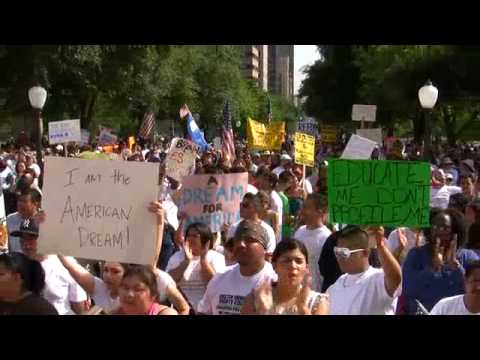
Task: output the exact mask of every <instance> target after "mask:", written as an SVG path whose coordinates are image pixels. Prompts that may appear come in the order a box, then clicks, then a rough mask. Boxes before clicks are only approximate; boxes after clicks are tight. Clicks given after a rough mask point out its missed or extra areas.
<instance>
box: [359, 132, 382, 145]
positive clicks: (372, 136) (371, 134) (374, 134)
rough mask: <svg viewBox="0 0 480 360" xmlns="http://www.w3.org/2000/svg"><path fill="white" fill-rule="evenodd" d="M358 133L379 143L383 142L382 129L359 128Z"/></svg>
mask: <svg viewBox="0 0 480 360" xmlns="http://www.w3.org/2000/svg"><path fill="white" fill-rule="evenodd" d="M357 135H358V136H361V137H363V138H365V139H368V140H372V141H373V142H376V143H377V144H379V145H382V143H383V134H382V129H381V128H378V129H357Z"/></svg>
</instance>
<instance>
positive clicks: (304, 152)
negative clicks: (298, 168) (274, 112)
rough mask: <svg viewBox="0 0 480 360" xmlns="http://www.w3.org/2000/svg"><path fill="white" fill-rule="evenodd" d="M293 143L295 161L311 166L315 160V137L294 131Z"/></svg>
mask: <svg viewBox="0 0 480 360" xmlns="http://www.w3.org/2000/svg"><path fill="white" fill-rule="evenodd" d="M294 143H295V163H296V164H300V165H305V166H310V167H313V166H314V162H315V138H314V137H313V136H310V135H307V134H302V133H300V132H296V133H295V140H294Z"/></svg>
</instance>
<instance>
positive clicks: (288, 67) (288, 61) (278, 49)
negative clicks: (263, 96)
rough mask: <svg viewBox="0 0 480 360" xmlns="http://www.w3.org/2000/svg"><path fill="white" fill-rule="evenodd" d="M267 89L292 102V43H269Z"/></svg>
mask: <svg viewBox="0 0 480 360" xmlns="http://www.w3.org/2000/svg"><path fill="white" fill-rule="evenodd" d="M268 54H269V56H268V89H269V91H270V92H271V93H272V94H275V95H279V96H282V97H284V98H285V99H288V100H290V101H292V102H293V100H294V99H293V96H294V73H295V71H294V45H269V47H268Z"/></svg>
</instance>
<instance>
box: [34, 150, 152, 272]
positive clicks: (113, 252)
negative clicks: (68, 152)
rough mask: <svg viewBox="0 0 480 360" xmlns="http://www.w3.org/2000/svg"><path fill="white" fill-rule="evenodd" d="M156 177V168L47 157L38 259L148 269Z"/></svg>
mask: <svg viewBox="0 0 480 360" xmlns="http://www.w3.org/2000/svg"><path fill="white" fill-rule="evenodd" d="M158 172H159V164H158V163H139V162H130V161H109V160H82V159H68V158H60V157H47V158H46V161H45V182H44V187H43V193H44V197H43V199H44V200H43V204H42V205H43V208H44V210H45V212H46V214H47V218H46V222H45V223H44V224H42V225H41V228H40V238H39V241H38V250H39V253H41V254H64V255H70V256H75V257H79V258H84V259H94V260H106V261H117V262H123V263H134V264H145V265H147V264H152V262H153V261H154V258H155V255H156V254H155V251H156V250H155V249H156V222H157V220H156V216H155V215H154V214H152V213H150V212H149V211H148V205H149V203H150V202H151V201H155V199H156V196H157V191H158V185H157V183H158Z"/></svg>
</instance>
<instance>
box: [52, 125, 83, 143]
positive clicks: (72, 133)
mask: <svg viewBox="0 0 480 360" xmlns="http://www.w3.org/2000/svg"><path fill="white" fill-rule="evenodd" d="M81 140H82V137H81V133H80V120H79V119H76V120H63V121H51V122H49V123H48V141H49V143H50V145H53V144H63V143H67V142H70V141H74V142H80V141H81Z"/></svg>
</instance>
